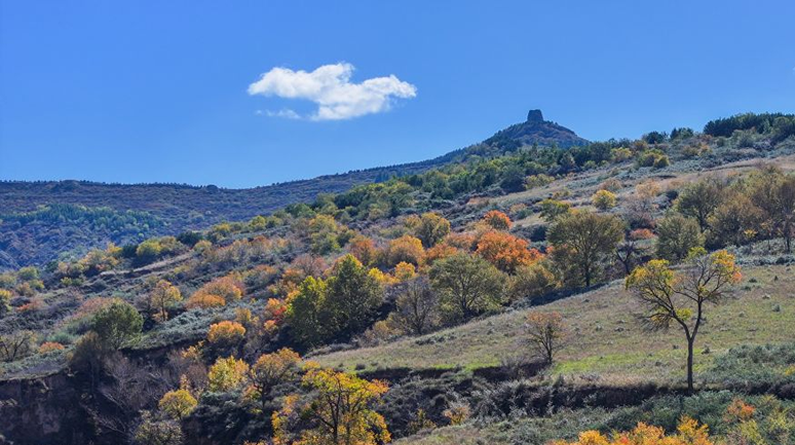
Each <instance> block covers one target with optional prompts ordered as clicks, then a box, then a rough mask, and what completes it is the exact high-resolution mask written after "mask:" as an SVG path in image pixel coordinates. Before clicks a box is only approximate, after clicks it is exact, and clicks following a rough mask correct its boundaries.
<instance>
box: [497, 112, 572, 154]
mask: <svg viewBox="0 0 795 445" xmlns="http://www.w3.org/2000/svg"><path fill="white" fill-rule="evenodd" d="M504 140H510V141H512V142H514V143H515V144H518V145H519V146H522V145H533V144H538V145H542V146H550V145H557V146H558V147H561V148H568V147H573V146H578V145H586V144H588V140H587V139H583V138H581V137H579V136H577V134H576V133H575V132H573V131H572V130H570V129H568V128H566V127H564V126H562V125H558V124H557V123H555V122H551V121H546V120H544V114H543V113H542V112H541V110H530V111H528V112H527V120H526V121H524V122H522V123H519V124H514V125H511V126H510V127H508V128H506V129H504V130H500V131H498V132H497V133H495V134H494V136H492V137H491V138H489V139H487V140H486V141H485V142H486V143H492V142H498V141H504Z"/></svg>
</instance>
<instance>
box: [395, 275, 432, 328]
mask: <svg viewBox="0 0 795 445" xmlns="http://www.w3.org/2000/svg"><path fill="white" fill-rule="evenodd" d="M438 309H439V299H438V298H437V296H436V293H435V292H433V290H432V289H431V286H430V285H429V284H428V280H427V279H426V278H423V277H420V278H416V279H414V280H412V281H409V282H408V283H406V287H405V289H404V290H403V291H402V292H401V293H400V296H398V299H397V308H396V310H395V312H394V313H393V314H392V321H393V322H395V323H396V324H397V325H398V326H399V327H400V328H401V329H403V330H404V331H406V332H409V333H411V334H414V335H422V334H425V333H427V332H428V331H429V330H430V329H432V328H433V326H435V325H436V324H437V323H438V322H439V311H438Z"/></svg>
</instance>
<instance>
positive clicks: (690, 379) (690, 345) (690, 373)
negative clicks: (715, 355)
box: [687, 338, 695, 394]
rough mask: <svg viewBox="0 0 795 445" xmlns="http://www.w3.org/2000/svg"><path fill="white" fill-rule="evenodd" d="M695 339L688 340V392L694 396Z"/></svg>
mask: <svg viewBox="0 0 795 445" xmlns="http://www.w3.org/2000/svg"><path fill="white" fill-rule="evenodd" d="M694 340H695V339H692V338H689V339H687V392H688V394H693V343H695V341H694Z"/></svg>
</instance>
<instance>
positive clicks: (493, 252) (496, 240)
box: [477, 231, 542, 273]
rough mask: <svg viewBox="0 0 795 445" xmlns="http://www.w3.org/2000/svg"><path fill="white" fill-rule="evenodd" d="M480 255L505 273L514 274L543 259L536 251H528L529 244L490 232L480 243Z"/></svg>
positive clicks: (502, 233) (509, 236) (501, 233)
mask: <svg viewBox="0 0 795 445" xmlns="http://www.w3.org/2000/svg"><path fill="white" fill-rule="evenodd" d="M477 253H478V255H480V256H482V257H483V258H484V259H485V260H486V261H488V262H490V263H491V264H493V265H494V266H496V267H497V269H500V270H501V271H503V272H508V273H513V272H514V271H516V268H518V267H520V266H526V265H528V264H530V263H532V262H534V261H537V260H538V259H540V258H541V256H542V255H541V253H540V252H539V251H538V250H536V249H528V243H527V241H526V240H523V239H522V238H518V237H516V236H513V235H511V234H509V233H505V232H497V231H489V232H486V233H484V234H483V236H481V237H480V240H479V241H478V248H477Z"/></svg>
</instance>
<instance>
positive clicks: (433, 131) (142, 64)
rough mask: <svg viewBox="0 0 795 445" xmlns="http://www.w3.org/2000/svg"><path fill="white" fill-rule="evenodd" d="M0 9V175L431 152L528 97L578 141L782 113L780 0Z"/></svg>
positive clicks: (112, 173)
mask: <svg viewBox="0 0 795 445" xmlns="http://www.w3.org/2000/svg"><path fill="white" fill-rule="evenodd" d="M0 5H2V6H1V8H2V10H0V17H1V18H0V20H1V21H2V22H1V23H0V24H1V25H2V26H0V178H2V179H25V180H34V179H89V180H96V181H106V182H125V183H128V182H180V183H182V182H185V183H191V184H216V185H219V186H225V187H251V186H256V185H266V184H270V183H273V182H279V181H286V180H292V179H300V178H309V177H314V176H317V175H320V174H327V173H335V172H342V171H347V170H350V169H358V168H365V167H371V166H379V165H387V164H396V163H401V162H408V161H415V160H422V159H427V158H431V157H434V156H437V155H440V154H443V153H445V152H447V151H450V150H452V149H456V148H460V147H462V146H466V145H468V144H470V143H474V142H477V141H480V140H483V139H485V138H486V137H488V136H490V135H491V134H493V133H494V132H495V131H496V130H498V129H501V128H503V127H505V126H507V125H509V124H512V123H516V122H519V121H522V120H523V119H524V117H525V115H526V113H527V110H528V109H529V108H541V109H543V111H544V114H545V116H546V118H547V119H550V120H554V121H556V122H558V123H561V124H563V125H566V126H568V127H570V128H572V129H573V130H575V131H576V132H577V133H579V134H580V135H581V136H583V137H586V138H588V139H592V140H601V139H606V138H610V137H624V136H626V137H638V136H640V135H641V134H642V133H644V132H648V131H650V130H670V128H671V127H673V126H692V127H695V128H699V129H700V128H701V127H702V126H703V124H704V123H705V122H706V121H707V120H709V119H712V118H715V117H721V116H728V115H731V114H735V113H738V112H744V111H757V112H759V111H782V112H790V113H791V112H795V26H793V18H795V2H791V1H784V0H781V1H764V0H760V1H755V2H747V1H745V2H739V1H666V2H639V1H622V2H619V1H609V0H607V1H598V2H596V1H551V0H550V1H546V2H535V1H517V2H508V1H500V2H485V1H484V2H460V1H455V2H454V1H438V2H429V1H427V0H426V1H400V2H398V1H377V2H340V1H334V2H301V1H295V0H292V1H249V2H245V1H236V2H217V1H195V0H193V1H187V0H185V1H180V0H173V1H160V2H154V1H126V2H109V1H101V0H97V1H68V2H65V1H60V0H58V1H22V0H18V1H8V0H0ZM342 63H346V64H348V65H342ZM338 64H339V65H338ZM325 65H332V66H334V65H336V66H337V67H338V69H337V71H336V74H333V75H331V76H330V77H329V76H326V77H324V78H323V79H325V80H323V79H321V80H320V84H317V81H318V77H317V76H315V77H313V76H312V75H310V74H309V73H311V72H312V71H314V70H315V69H317V68H318V67H321V66H325ZM349 65H350V66H353V67H355V69H354V70H353V71H352V72H351V71H350V68H347V67H348V66H349ZM339 67H343V68H342V69H341V71H340V69H339ZM274 68H281V69H283V70H281V71H274V72H273V73H277V74H279V76H276V78H274V77H273V76H271V77H269V78H268V79H269V80H268V82H266V83H267V85H266V84H260V87H261V88H260V90H259V91H260V94H253V95H252V94H250V85H252V84H256V82H258V81H259V80H260V76H261V75H262V74H264V73H267V72H269V71H271V70H273V69H274ZM288 70H289V71H288ZM299 71H306V72H307V73H303V74H302V73H299ZM340 72H342V75H340ZM296 73H298V74H296ZM346 73H347V74H348V75H350V78H345V74H346ZM390 76H394V78H391V79H392V80H389V79H390ZM378 78H382V79H380V80H377V81H375V83H372V82H371V83H370V84H365V85H370V86H369V87H368V86H362V82H364V81H366V80H367V79H378ZM384 78H385V79H386V80H385V79H384ZM329 79H330V80H329ZM327 81H328V82H331V84H330V86H329V84H328V82H327ZM302 82H303V83H302ZM307 82H308V83H310V84H311V85H315V87H317V88H315V89H314V90H313V89H312V87H311V85H310V87H308V89H302V88H303V87H305V86H306V85H305V84H306V83H307ZM313 82H315V83H313ZM323 82H326V83H323ZM318 85H320V86H318ZM373 85H375V87H373ZM406 85H408V86H410V87H411V88H413V94H412V90H411V88H409V87H408V86H406ZM255 89H256V88H255ZM299 90H300V91H299ZM350 95H353V96H355V97H353V98H351V97H350ZM279 96H290V97H279ZM318 104H320V105H318ZM324 107H325V112H326V114H323V116H326V117H329V116H331V118H322V116H321V115H322V113H323V112H324V111H323V110H324ZM287 110H290V111H289V112H288V111H287ZM292 113H295V114H297V115H298V116H299V117H300V118H299V119H293V118H289V117H283V116H284V115H287V114H290V115H291V116H293V117H295V116H294V115H293V114H292ZM269 114H281V115H282V117H280V116H269Z"/></svg>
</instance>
